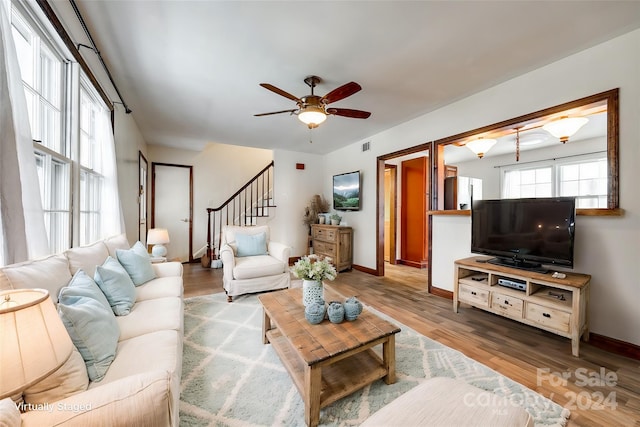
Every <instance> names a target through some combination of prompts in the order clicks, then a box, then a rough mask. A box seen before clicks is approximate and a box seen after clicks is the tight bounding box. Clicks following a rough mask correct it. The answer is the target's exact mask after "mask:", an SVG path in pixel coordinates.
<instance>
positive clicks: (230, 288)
mask: <svg viewBox="0 0 640 427" xmlns="http://www.w3.org/2000/svg"><path fill="white" fill-rule="evenodd" d="M242 238H245V239H246V238H249V239H251V238H255V239H258V238H261V239H260V241H259V242H256V241H255V240H254V241H253V242H252V243H254V244H255V243H257V246H252V247H251V248H250V249H249V251H248V252H245V253H250V254H252V255H244V254H243V251H242V248H241V247H239V245H241V244H242V243H241V242H242V241H243V239H242ZM245 241H246V240H245ZM260 246H263V248H262V249H260V250H257V251H256V250H255V249H256V247H260ZM254 253H256V254H255V255H253V254H254ZM290 254H291V248H290V247H289V246H287V245H284V244H282V243H278V242H272V241H271V240H270V239H269V226H266V225H260V226H247V227H241V226H231V225H228V226H225V227H223V229H222V245H221V247H220V258H221V259H222V269H223V279H222V284H223V286H224V290H225V292H226V293H227V299H228V301H229V302H231V301H232V300H233V297H235V296H238V295H244V294H250V293H255V292H264V291H272V290H276V289H284V288H288V287H289V285H290V283H291V276H290V274H289V255H290Z"/></svg>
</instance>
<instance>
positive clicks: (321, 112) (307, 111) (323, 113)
mask: <svg viewBox="0 0 640 427" xmlns="http://www.w3.org/2000/svg"><path fill="white" fill-rule="evenodd" d="M304 82H305V83H306V84H307V85H308V86H309V87H310V88H311V95H307V96H303V97H302V98H298V97H296V96H293V95H291V94H290V93H288V92H285V91H284V90H282V89H280V88H277V87H275V86H273V85H271V84H269V83H260V86H262V87H263V88H265V89H268V90H270V91H272V92H275V93H277V94H278V95H281V96H284V97H285V98H289V99H291V100H292V101H295V102H296V105H297V106H298V108H293V109H290V110H282V111H273V112H271V113H261V114H254V116H256V117H260V116H270V115H272V114H281V113H289V114H295V115H297V116H298V119H299V120H300V121H301V122H303V123H304V124H306V125H307V126H308V127H309V129H313V128H316V127H318V125H319V124H320V123H322V122H324V121H325V120H326V118H327V115H329V114H331V115H334V116H343V117H350V118H354V119H366V118H368V117H369V116H371V113H370V112H368V111H362V110H352V109H350V108H333V107H332V108H327V105H328V104H331V103H332V102H336V101H340V100H341V99H344V98H346V97H348V96H351V95H353V94H354V93H356V92H358V91H360V90H361V89H362V87H361V86H360V85H359V84H358V83H356V82H349V83H346V84H344V85H342V86H340V87H338V88H336V89H334V90H332V91H331V92H329V93H328V94H326V95H325V96H318V95H315V94H314V93H313V88H315V87H316V85H317V84H318V83H320V82H321V79H320V77H318V76H308V77H307V78H305V79H304Z"/></svg>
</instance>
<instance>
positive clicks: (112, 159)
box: [97, 110, 125, 239]
mask: <svg viewBox="0 0 640 427" xmlns="http://www.w3.org/2000/svg"><path fill="white" fill-rule="evenodd" d="M109 113H110V112H109V110H103V112H102V113H101V114H100V115H99V117H98V118H97V119H98V132H99V135H100V140H101V144H100V147H101V153H100V155H101V156H102V167H103V170H102V176H103V183H102V194H101V200H100V211H101V212H100V234H101V236H100V238H101V239H104V238H106V237H110V236H113V235H116V234H120V233H124V230H125V228H124V218H123V215H122V208H121V206H120V196H119V194H118V168H117V166H116V144H115V140H114V139H113V132H112V131H111V117H110V114H109Z"/></svg>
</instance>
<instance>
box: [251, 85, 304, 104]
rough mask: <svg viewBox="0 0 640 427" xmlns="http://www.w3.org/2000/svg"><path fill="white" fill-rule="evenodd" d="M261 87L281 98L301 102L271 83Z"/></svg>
mask: <svg viewBox="0 0 640 427" xmlns="http://www.w3.org/2000/svg"><path fill="white" fill-rule="evenodd" d="M260 86H262V87H263V88H265V89H269V90H270V91H271V92H275V93H277V94H278V95H280V96H284V97H285V98H289V99H291V100H293V101H296V102H297V101H299V99H298V97H296V96H293V95H291V94H290V93H289V92H285V91H284V90H282V89H280V88H277V87H275V86H274V85H271V84H269V83H260Z"/></svg>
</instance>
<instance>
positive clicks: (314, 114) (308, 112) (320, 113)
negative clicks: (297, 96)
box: [298, 105, 327, 129]
mask: <svg viewBox="0 0 640 427" xmlns="http://www.w3.org/2000/svg"><path fill="white" fill-rule="evenodd" d="M298 120H300V121H301V122H302V123H304V124H306V125H307V126H308V127H309V129H313V128H316V127H318V125H319V124H320V123H322V122H324V121H325V120H327V114H326V113H325V112H324V109H323V108H321V107H318V106H316V105H307V106H305V107H302V108H300V112H299V113H298Z"/></svg>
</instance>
